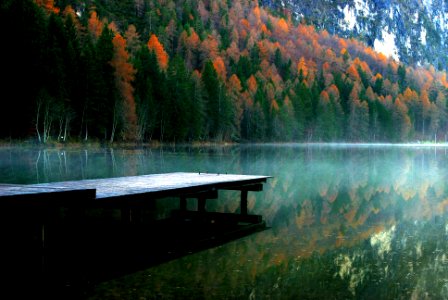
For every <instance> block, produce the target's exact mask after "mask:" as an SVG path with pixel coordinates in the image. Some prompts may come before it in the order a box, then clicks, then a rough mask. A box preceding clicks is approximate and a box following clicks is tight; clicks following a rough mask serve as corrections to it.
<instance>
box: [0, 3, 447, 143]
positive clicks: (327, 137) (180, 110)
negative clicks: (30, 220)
mask: <svg viewBox="0 0 448 300" xmlns="http://www.w3.org/2000/svg"><path fill="white" fill-rule="evenodd" d="M0 25H1V28H4V29H5V30H4V37H3V41H4V43H3V46H2V47H1V50H0V53H1V55H2V57H3V59H4V62H3V65H2V68H0V70H1V72H2V76H1V78H2V79H1V81H0V82H1V83H0V88H1V90H2V95H3V96H2V97H1V100H0V101H1V106H2V109H1V110H0V139H2V140H34V141H36V142H37V143H48V142H55V141H56V142H66V141H80V142H82V141H86V142H87V141H101V142H107V143H109V142H110V143H112V142H115V141H130V142H156V141H157V142H207V141H217V142H223V141H226V142H227V141H228V142H341V141H347V142H409V141H427V140H432V141H434V140H437V141H440V140H446V132H447V126H448V121H447V103H446V97H447V96H448V81H447V78H446V73H445V72H442V71H437V70H436V69H435V68H434V67H433V66H431V65H425V66H417V67H411V66H406V65H404V64H402V63H400V62H398V61H395V60H393V59H391V58H388V57H386V56H385V55H383V54H381V53H377V52H375V51H374V50H373V49H372V48H371V47H367V46H366V45H365V44H364V43H362V42H360V41H357V40H355V39H344V38H340V37H338V36H337V35H331V34H329V33H328V32H327V31H326V30H320V31H318V30H316V29H315V28H314V27H313V26H312V25H309V24H307V23H306V21H305V20H302V21H296V20H292V18H291V15H290V14H289V13H288V11H284V12H281V13H279V12H273V11H270V10H269V9H267V8H266V9H265V8H264V7H262V6H261V5H260V4H259V2H258V1H256V0H255V1H253V0H199V1H196V0H186V1H180V0H126V1H119V0H97V1H94V0H90V1H89V0H85V1H74V0H72V1H70V0H61V1H54V0H3V1H2V2H1V3H0Z"/></svg>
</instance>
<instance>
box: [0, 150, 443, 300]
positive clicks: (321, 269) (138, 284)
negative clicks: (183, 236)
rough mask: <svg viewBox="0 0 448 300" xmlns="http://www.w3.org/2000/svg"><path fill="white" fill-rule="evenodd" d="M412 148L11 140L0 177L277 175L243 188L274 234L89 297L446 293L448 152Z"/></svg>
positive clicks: (229, 199)
mask: <svg viewBox="0 0 448 300" xmlns="http://www.w3.org/2000/svg"><path fill="white" fill-rule="evenodd" d="M417 146H418V147H411V146H403V145H401V146H393V145H374V146H370V145H335V144H332V145H324V144H313V145H295V144H287V145H252V146H250V145H247V146H245V145H243V146H228V147H204V148H199V147H195V148H189V147H184V148H179V147H177V148H164V149H162V148H157V149H147V148H145V149H117V148H115V149H86V150H84V149H81V150H67V149H66V150H61V149H47V150H43V149H40V150H39V149H30V148H14V147H12V148H2V149H0V182H3V183H5V182H6V183H41V182H49V181H62V180H63V181H65V180H79V179H90V178H103V177H117V176H131V175H140V174H151V173H165V172H177V171H182V172H185V171H188V172H210V173H237V174H257V175H271V176H274V178H272V179H270V180H268V182H267V183H266V184H265V187H264V191H263V192H261V193H253V192H252V193H249V212H250V213H255V214H261V215H263V217H264V219H265V220H266V222H267V224H268V226H270V227H271V229H269V230H267V231H264V232H261V233H257V234H254V235H251V236H249V237H246V238H243V239H240V240H237V241H234V242H231V243H228V244H226V245H223V246H220V247H217V248H214V249H210V250H207V251H203V252H200V253H196V254H192V255H189V256H186V257H184V258H181V259H178V260H175V261H172V262H169V263H166V264H162V265H160V266H157V267H154V268H151V269H148V270H145V271H142V272H139V273H136V274H133V275H129V276H126V277H124V278H121V279H117V280H114V281H111V282H106V283H104V284H101V285H100V286H98V287H97V288H96V290H95V291H93V292H92V294H91V298H97V299H103V298H117V299H118V298H126V299H130V298H141V297H146V298H156V297H160V298H175V299H179V298H195V299H197V298H205V299H217V298H218V299H222V298H245V299H247V298H250V299H265V298H274V299H280V298H281V299H285V298H286V299H335V298H337V299H341V298H343V299H350V298H355V299H380V298H381V299H397V298H406V299H408V298H415V299H421V298H426V297H428V298H432V299H441V298H448V281H446V280H445V279H446V278H448V220H447V206H448V189H447V184H446V182H447V178H448V176H447V175H448V152H447V150H448V148H447V147H443V146H438V147H431V146H423V147H421V146H420V145H417ZM219 196H220V199H219V200H217V201H213V200H212V201H210V200H209V202H208V203H207V209H208V210H211V211H226V212H235V211H236V210H237V209H238V207H239V200H238V195H237V194H236V193H234V192H220V195H219ZM148 238H150V237H148Z"/></svg>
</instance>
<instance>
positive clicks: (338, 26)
mask: <svg viewBox="0 0 448 300" xmlns="http://www.w3.org/2000/svg"><path fill="white" fill-rule="evenodd" d="M262 3H263V5H265V6H266V7H269V8H271V9H272V10H273V11H277V12H280V13H281V14H285V15H291V16H292V18H293V19H296V20H299V21H303V22H306V23H307V24H312V25H314V26H315V27H316V28H318V29H326V30H328V31H329V32H330V33H331V34H338V35H339V36H341V37H346V38H350V37H355V38H357V39H360V40H362V41H363V42H365V43H366V44H367V45H368V46H371V47H374V48H375V49H377V50H383V49H384V48H383V44H385V43H386V44H388V45H389V46H390V48H391V50H387V51H390V52H391V54H392V55H394V56H395V58H397V59H399V60H400V61H401V62H403V63H405V64H409V65H413V66H416V65H424V64H427V63H429V64H432V65H434V66H435V67H436V68H437V69H439V70H445V71H446V69H447V66H448V44H447V43H446V41H447V39H448V6H447V3H446V1H441V0H425V1H418V0H410V1H409V0H348V1H340V0H330V1H326V0H325V1H324V0H317V1H309V0H300V1H297V0H263V1H262ZM316 8H318V9H316Z"/></svg>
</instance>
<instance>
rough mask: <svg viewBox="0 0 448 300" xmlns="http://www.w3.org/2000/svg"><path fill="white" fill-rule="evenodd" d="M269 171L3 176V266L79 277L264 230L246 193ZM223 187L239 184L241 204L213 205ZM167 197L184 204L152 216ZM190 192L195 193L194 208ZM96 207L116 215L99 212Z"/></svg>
mask: <svg viewBox="0 0 448 300" xmlns="http://www.w3.org/2000/svg"><path fill="white" fill-rule="evenodd" d="M269 178H270V176H254V175H231V174H209V173H180V172H179V173H168V174H153V175H142V176H130V177H118V178H107V179H91V180H80V181H65V182H52V183H44V184H30V185H15V184H0V207H1V209H0V213H1V214H2V217H1V219H0V226H1V229H0V234H1V235H2V236H3V241H4V243H3V245H5V249H6V253H7V255H6V256H5V259H4V260H5V261H4V263H3V264H2V266H6V268H3V269H6V270H8V271H7V272H8V274H9V275H11V274H15V273H17V276H18V277H20V280H21V281H23V280H24V279H23V276H22V275H21V274H23V273H24V272H25V270H26V274H29V276H31V277H30V281H33V280H35V278H36V277H42V275H43V278H47V279H48V278H49V279H48V280H47V279H46V281H47V282H50V283H51V284H53V283H54V281H55V280H56V281H59V284H60V285H61V286H62V285H64V284H65V283H64V282H67V281H69V282H71V284H70V285H73V282H74V281H77V280H79V278H84V280H87V279H86V278H88V281H94V280H100V279H101V278H107V277H110V276H111V274H116V275H120V274H122V273H123V271H124V272H132V271H136V270H138V269H141V268H144V267H147V266H149V265H154V264H157V263H161V262H163V261H166V260H169V259H173V258H177V257H180V256H182V255H185V254H187V253H191V252H194V251H197V250H200V249H204V248H207V247H210V246H214V245H217V244H220V243H224V242H226V241H229V240H232V239H234V238H237V237H240V236H243V235H245V234H249V233H251V232H255V231H259V230H262V229H264V228H265V223H264V221H263V219H262V216H260V215H253V214H249V213H248V208H247V198H248V192H251V191H254V192H258V191H262V190H263V184H264V183H265V182H266V181H267V179H269ZM220 190H233V191H239V192H240V209H239V210H238V211H237V212H234V213H222V212H211V211H208V210H207V201H209V200H212V199H217V198H218V192H219V191H220ZM165 198H169V199H172V198H176V199H178V207H177V208H174V209H173V210H172V213H171V215H170V216H169V217H168V218H165V219H162V220H148V219H147V214H145V212H146V213H147V212H148V211H153V210H156V206H155V204H154V203H155V202H156V201H163V200H161V199H165ZM188 199H195V200H193V201H194V202H196V203H195V204H196V205H194V209H191V208H192V205H191V204H192V202H191V201H190V202H188V201H189V200H188ZM188 203H189V205H188ZM98 210H105V211H108V212H109V215H112V214H113V215H114V216H115V219H114V218H107V217H105V218H103V217H102V216H100V217H98V214H97V211H98ZM111 211H112V212H113V213H110V212H111ZM92 212H93V213H92ZM95 214H96V215H95ZM92 215H93V217H92ZM106 215H107V214H106ZM117 215H118V217H116V216H117ZM2 266H0V267H2ZM27 269H31V270H27ZM117 270H118V271H117ZM116 271H117V272H116ZM10 277H11V278H14V276H10Z"/></svg>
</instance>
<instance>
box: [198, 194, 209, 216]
mask: <svg viewBox="0 0 448 300" xmlns="http://www.w3.org/2000/svg"><path fill="white" fill-rule="evenodd" d="M206 199H207V198H206V197H204V196H199V197H198V211H200V212H205V201H206Z"/></svg>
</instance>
